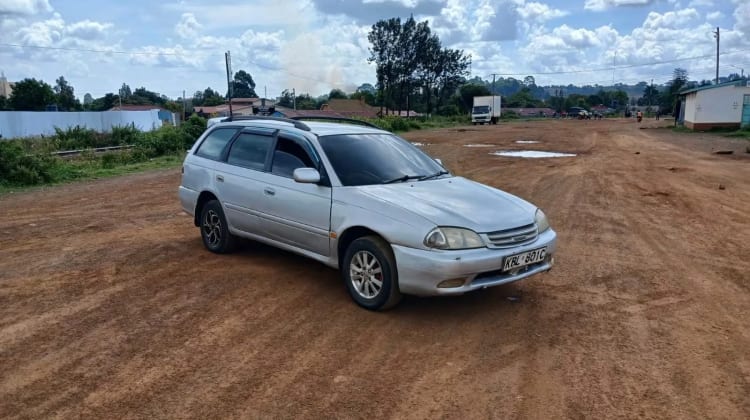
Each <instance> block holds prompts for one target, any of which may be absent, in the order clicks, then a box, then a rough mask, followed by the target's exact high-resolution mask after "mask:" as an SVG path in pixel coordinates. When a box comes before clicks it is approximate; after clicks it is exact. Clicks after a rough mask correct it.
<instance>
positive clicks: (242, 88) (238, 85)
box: [227, 70, 258, 98]
mask: <svg viewBox="0 0 750 420" xmlns="http://www.w3.org/2000/svg"><path fill="white" fill-rule="evenodd" d="M232 90H233V92H232V97H233V98H255V97H257V96H258V95H257V94H256V93H255V81H254V80H253V76H251V75H250V73H248V72H246V71H245V70H240V71H238V72H237V73H235V74H234V80H233V81H232ZM227 97H229V93H228V92H227Z"/></svg>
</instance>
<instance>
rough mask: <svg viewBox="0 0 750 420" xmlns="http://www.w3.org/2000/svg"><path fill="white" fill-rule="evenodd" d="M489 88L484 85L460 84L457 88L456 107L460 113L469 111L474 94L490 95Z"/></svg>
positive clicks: (472, 103)
mask: <svg viewBox="0 0 750 420" xmlns="http://www.w3.org/2000/svg"><path fill="white" fill-rule="evenodd" d="M490 95H491V93H490V90H489V89H487V86H484V85H473V84H467V85H463V86H461V88H460V89H459V96H458V103H457V104H456V105H458V108H459V109H460V110H461V112H462V113H464V114H468V113H469V111H471V107H472V106H473V105H474V97H475V96H490Z"/></svg>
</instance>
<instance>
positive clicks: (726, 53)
mask: <svg viewBox="0 0 750 420" xmlns="http://www.w3.org/2000/svg"><path fill="white" fill-rule="evenodd" d="M747 51H750V48H748V49H744V50H734V51H725V52H723V53H721V54H720V55H729V54H736V53H741V52H747ZM712 57H714V55H713V54H709V55H697V56H693V57H685V58H676V59H673V60H662V61H652V62H650V63H640V64H626V65H622V66H613V67H602V68H598V69H587V70H564V71H549V72H526V73H497V74H498V76H525V75H528V74H534V75H558V74H576V73H593V72H599V71H612V69H618V70H619V69H629V68H634V67H648V66H656V65H659V64H669V63H677V62H680V61H690V60H699V59H701V58H712Z"/></svg>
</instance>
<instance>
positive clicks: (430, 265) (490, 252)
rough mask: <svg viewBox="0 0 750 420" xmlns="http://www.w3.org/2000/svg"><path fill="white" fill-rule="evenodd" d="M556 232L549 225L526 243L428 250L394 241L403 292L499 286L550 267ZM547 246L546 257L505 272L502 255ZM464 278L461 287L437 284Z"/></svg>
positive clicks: (433, 292) (451, 291) (433, 293)
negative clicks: (495, 246)
mask: <svg viewBox="0 0 750 420" xmlns="http://www.w3.org/2000/svg"><path fill="white" fill-rule="evenodd" d="M556 243H557V234H556V233H555V231H554V230H552V229H548V230H546V231H545V232H543V233H541V234H540V235H539V236H538V237H537V239H536V240H535V241H534V242H532V243H530V244H526V245H523V246H519V247H515V248H505V249H489V248H479V249H468V250H461V251H428V250H423V249H416V248H409V247H405V246H400V245H393V253H394V255H395V257H396V266H397V267H398V284H399V289H400V290H401V292H402V293H405V294H410V295H417V296H438V295H461V294H464V293H466V292H470V291H472V290H477V289H484V288H486V287H492V286H499V285H501V284H507V283H512V282H514V281H518V280H522V279H525V278H526V277H529V276H533V275H534V274H537V273H542V272H545V271H549V270H550V269H551V268H552V265H553V264H554V254H555V246H556ZM545 246H546V247H547V256H546V258H545V259H544V260H543V261H541V262H539V263H536V264H532V265H529V266H526V267H524V268H522V269H520V270H518V271H517V272H516V271H514V270H511V272H508V273H502V272H501V270H502V265H503V259H504V258H505V257H507V256H509V255H514V254H518V253H520V252H526V251H530V250H533V249H538V248H542V247H545ZM453 279H465V281H464V282H463V284H462V285H460V286H458V287H438V284H440V283H441V282H443V281H446V280H453Z"/></svg>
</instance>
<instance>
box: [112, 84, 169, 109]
mask: <svg viewBox="0 0 750 420" xmlns="http://www.w3.org/2000/svg"><path fill="white" fill-rule="evenodd" d="M165 98H166V97H164V96H163V95H160V94H158V93H156V92H152V91H150V90H148V89H146V88H145V87H139V88H138V89H136V90H135V91H133V93H132V95H130V96H129V97H127V98H125V97H124V96H123V98H122V102H123V103H128V104H134V105H164V104H165V103H166V102H167V100H166V99H165Z"/></svg>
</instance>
